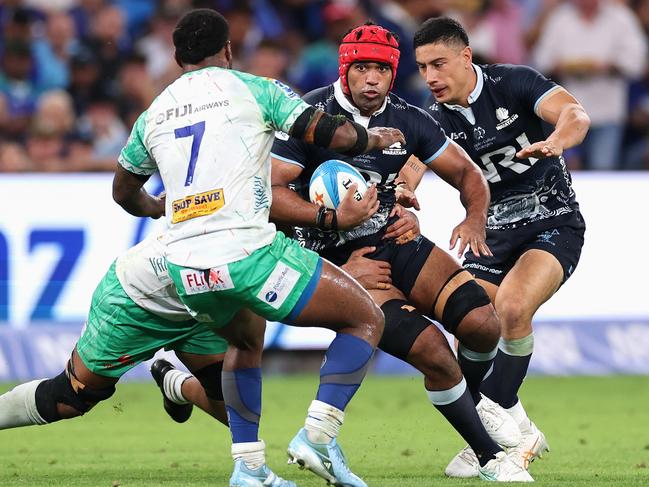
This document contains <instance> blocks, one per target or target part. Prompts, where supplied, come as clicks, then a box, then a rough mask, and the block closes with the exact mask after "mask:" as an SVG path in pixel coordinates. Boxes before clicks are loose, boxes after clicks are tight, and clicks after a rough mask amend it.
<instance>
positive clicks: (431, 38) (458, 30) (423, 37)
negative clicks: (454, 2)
mask: <svg viewBox="0 0 649 487" xmlns="http://www.w3.org/2000/svg"><path fill="white" fill-rule="evenodd" d="M436 42H443V43H445V44H461V45H463V46H464V47H466V46H468V45H469V36H468V35H467V33H466V31H465V30H464V27H462V25H461V24H460V23H459V22H458V21H457V20H453V19H451V18H449V17H432V18H430V19H428V20H427V21H426V22H424V23H423V24H421V27H419V30H418V31H417V32H415V37H414V39H413V45H414V47H415V49H416V48H418V47H419V46H423V45H425V44H435V43H436Z"/></svg>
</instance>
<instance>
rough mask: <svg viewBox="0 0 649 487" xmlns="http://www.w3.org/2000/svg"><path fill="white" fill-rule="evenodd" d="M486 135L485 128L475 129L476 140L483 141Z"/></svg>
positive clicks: (474, 136)
mask: <svg viewBox="0 0 649 487" xmlns="http://www.w3.org/2000/svg"><path fill="white" fill-rule="evenodd" d="M486 134H487V132H485V129H483V128H482V127H480V126H477V127H476V128H474V129H473V138H474V139H475V140H482V139H484V136H485V135H486Z"/></svg>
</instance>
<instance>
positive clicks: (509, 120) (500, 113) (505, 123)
mask: <svg viewBox="0 0 649 487" xmlns="http://www.w3.org/2000/svg"><path fill="white" fill-rule="evenodd" d="M496 118H497V119H498V121H499V122H500V123H499V124H498V125H496V130H502V129H504V128H505V127H509V126H510V125H511V124H513V123H514V122H515V121H516V119H517V118H518V115H517V114H516V113H514V114H513V115H511V116H510V115H509V110H507V109H506V108H503V107H499V108H496Z"/></svg>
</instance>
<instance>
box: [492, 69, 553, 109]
mask: <svg viewBox="0 0 649 487" xmlns="http://www.w3.org/2000/svg"><path fill="white" fill-rule="evenodd" d="M502 69H503V70H504V73H503V74H504V75H505V76H504V78H505V80H506V84H505V87H506V89H507V91H508V92H509V93H511V95H512V97H514V98H515V99H517V100H518V101H519V102H520V103H521V104H522V105H523V106H525V107H526V108H528V109H529V110H530V111H531V112H534V113H536V109H537V107H538V105H539V103H540V102H541V100H543V99H544V98H545V97H546V96H548V95H549V94H550V93H552V92H553V91H555V90H557V89H559V88H560V86H559V85H558V84H556V83H555V82H554V81H551V80H549V79H547V78H546V77H545V76H543V75H542V74H541V73H539V72H538V71H536V70H535V69H533V68H530V67H529V66H513V65H503V66H502Z"/></svg>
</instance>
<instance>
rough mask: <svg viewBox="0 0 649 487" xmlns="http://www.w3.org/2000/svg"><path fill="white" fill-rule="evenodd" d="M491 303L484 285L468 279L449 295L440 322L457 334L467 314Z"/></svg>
mask: <svg viewBox="0 0 649 487" xmlns="http://www.w3.org/2000/svg"><path fill="white" fill-rule="evenodd" d="M490 303H491V300H490V299H489V295H488V294H487V292H486V291H485V290H484V289H483V287H482V286H480V284H478V283H477V282H475V281H474V280H473V279H471V280H468V281H466V282H464V283H463V284H460V285H459V286H458V287H457V288H456V289H455V290H454V291H453V292H451V294H450V295H449V296H448V298H447V300H446V303H445V304H444V311H443V312H442V318H441V321H440V322H441V324H442V325H443V326H444V328H445V329H446V330H447V331H448V332H449V333H452V334H455V332H456V330H457V327H458V326H459V325H460V323H461V322H462V320H463V319H464V317H465V316H466V315H468V314H469V313H470V312H471V311H473V310H474V309H476V308H480V307H482V306H485V305H487V304H490Z"/></svg>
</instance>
